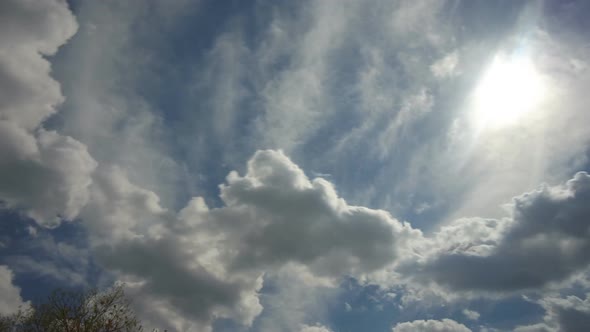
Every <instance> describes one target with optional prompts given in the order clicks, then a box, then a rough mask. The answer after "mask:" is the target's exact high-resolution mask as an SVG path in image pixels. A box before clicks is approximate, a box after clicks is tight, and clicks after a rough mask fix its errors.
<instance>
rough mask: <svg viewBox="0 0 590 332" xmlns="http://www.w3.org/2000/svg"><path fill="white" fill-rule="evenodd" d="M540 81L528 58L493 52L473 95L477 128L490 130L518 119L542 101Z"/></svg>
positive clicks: (542, 88)
mask: <svg viewBox="0 0 590 332" xmlns="http://www.w3.org/2000/svg"><path fill="white" fill-rule="evenodd" d="M543 94H544V84H543V80H542V77H541V75H540V74H539V73H538V71H537V70H536V68H535V66H534V64H533V63H532V61H531V59H530V58H528V57H526V56H522V55H521V56H506V55H502V54H499V55H496V56H495V57H494V60H493V61H492V63H491V65H490V66H489V67H488V69H487V70H486V71H485V73H484V74H483V76H482V78H481V79H480V81H479V83H478V85H477V87H476V89H475V91H474V94H473V100H474V105H473V114H474V117H475V121H476V123H477V124H478V126H479V127H483V128H488V129H494V128H496V129H497V128H503V127H506V126H511V125H514V124H516V123H518V122H519V121H522V120H523V118H524V116H525V115H527V114H528V113H529V112H531V111H533V110H534V109H535V108H536V107H537V106H538V104H539V102H540V101H541V100H542V98H543Z"/></svg>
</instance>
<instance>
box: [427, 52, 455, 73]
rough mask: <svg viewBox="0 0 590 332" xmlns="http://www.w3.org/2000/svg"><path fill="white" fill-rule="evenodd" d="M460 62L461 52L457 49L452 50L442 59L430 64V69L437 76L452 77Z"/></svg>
mask: <svg viewBox="0 0 590 332" xmlns="http://www.w3.org/2000/svg"><path fill="white" fill-rule="evenodd" d="M458 63H459V54H458V52H457V51H454V52H451V53H449V54H447V55H445V56H444V57H442V58H441V59H438V60H436V61H435V62H434V63H433V64H432V65H430V71H432V74H433V75H434V76H435V77H437V78H447V77H452V76H454V75H455V74H456V71H455V69H456V67H457V64H458Z"/></svg>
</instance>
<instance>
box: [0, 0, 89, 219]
mask: <svg viewBox="0 0 590 332" xmlns="http://www.w3.org/2000/svg"><path fill="white" fill-rule="evenodd" d="M0 12H1V14H0V21H1V22H2V23H0V30H1V31H2V32H0V35H1V36H2V43H1V44H0V82H1V83H0V84H1V89H0V91H1V92H0V100H1V102H0V142H1V143H0V154H1V155H2V160H1V161H0V174H1V175H0V201H2V202H3V205H4V206H5V207H8V208H18V209H22V210H24V211H25V213H26V214H27V215H28V216H29V217H31V218H33V219H35V220H36V221H37V222H38V223H40V224H44V225H47V226H54V225H56V224H58V223H59V222H60V220H61V219H73V218H75V217H76V216H77V214H78V213H79V211H80V209H81V207H82V206H84V204H85V203H86V202H87V200H88V190H87V189H88V186H89V185H90V183H91V179H90V175H91V173H92V172H93V170H94V168H95V167H96V162H95V161H94V160H93V159H92V157H91V156H90V155H89V154H88V152H87V151H86V147H85V146H84V145H83V144H81V143H80V142H78V141H76V140H74V139H73V138H71V137H67V136H62V135H60V134H58V133H57V132H54V131H48V130H45V129H43V128H42V123H43V121H44V120H45V119H47V117H49V116H50V115H52V114H53V113H55V111H56V109H55V107H56V106H57V105H59V104H60V103H61V102H62V101H63V99H64V98H63V96H62V95H61V92H60V86H59V84H58V83H57V82H56V81H54V80H53V79H52V78H51V77H50V76H49V73H50V64H49V62H48V61H47V60H46V59H44V58H43V56H44V55H52V54H54V53H55V52H56V51H57V48H58V47H59V46H60V45H62V44H63V43H65V42H66V41H67V40H68V39H69V38H70V37H71V36H72V35H73V34H74V33H75V31H76V28H77V24H76V21H75V19H74V17H73V16H72V14H71V12H70V11H69V9H68V8H67V5H66V3H65V1H42V2H39V1H4V2H3V3H2V5H0Z"/></svg>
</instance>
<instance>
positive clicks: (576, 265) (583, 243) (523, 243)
mask: <svg viewBox="0 0 590 332" xmlns="http://www.w3.org/2000/svg"><path fill="white" fill-rule="evenodd" d="M588 202H590V176H589V175H588V174H587V173H585V172H580V173H578V174H576V175H575V176H574V177H573V178H572V179H571V180H569V181H567V182H566V183H565V184H564V185H559V186H554V187H550V186H542V187H541V188H539V189H538V190H535V191H532V192H529V193H526V194H523V195H521V196H518V197H515V198H514V199H513V202H512V205H511V209H512V210H511V213H512V216H511V217H510V218H506V219H502V220H485V219H479V218H473V219H460V220H457V221H455V222H453V223H451V224H450V225H448V226H445V227H443V228H442V229H441V231H440V232H438V233H437V234H436V235H435V236H434V237H433V238H432V239H431V243H430V244H429V245H431V246H432V247H431V249H433V252H431V253H430V255H429V256H428V258H426V259H425V260H424V261H423V262H422V263H412V264H410V265H411V266H412V267H413V268H410V269H409V270H407V271H406V272H409V273H410V274H412V276H413V277H414V278H416V279H418V280H423V281H426V280H432V281H436V282H437V283H439V284H441V285H444V286H447V287H449V288H451V289H454V290H480V291H490V292H508V291H516V290H523V289H533V288H541V287H543V286H545V285H547V284H548V283H550V282H557V281H562V280H564V279H566V278H568V277H570V276H572V275H573V274H574V273H576V272H578V271H581V270H582V269H585V268H586V267H588V264H589V263H590V257H589V256H588V255H587V252H588V250H589V249H590V237H589V236H588V235H589V233H590V205H589V204H588Z"/></svg>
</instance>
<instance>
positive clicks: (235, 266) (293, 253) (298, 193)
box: [82, 150, 420, 325]
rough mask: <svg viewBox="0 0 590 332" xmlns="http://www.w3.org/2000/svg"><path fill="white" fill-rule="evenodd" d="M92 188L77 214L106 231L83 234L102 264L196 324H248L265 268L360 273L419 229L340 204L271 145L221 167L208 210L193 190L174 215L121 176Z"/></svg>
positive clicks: (388, 259) (388, 258)
mask: <svg viewBox="0 0 590 332" xmlns="http://www.w3.org/2000/svg"><path fill="white" fill-rule="evenodd" d="M99 174H100V172H99ZM96 186H100V187H101V188H103V189H102V190H104V191H105V193H104V194H101V195H100V196H97V197H94V196H93V198H92V200H91V202H90V203H89V204H88V211H86V210H85V212H84V213H83V214H82V215H83V216H85V217H86V219H87V220H89V221H92V223H96V227H97V228H98V229H100V228H101V227H102V228H105V229H109V230H114V231H113V232H112V233H110V237H109V235H108V234H107V233H100V231H99V230H97V231H96V232H93V234H94V236H97V237H98V238H97V239H94V240H93V242H94V243H95V245H96V247H95V251H96V252H97V253H98V256H99V259H100V261H101V262H102V264H103V265H104V266H105V267H107V268H108V269H111V270H115V271H118V272H119V275H120V276H121V278H123V279H126V280H128V281H129V283H130V284H131V285H134V286H133V287H132V288H133V291H132V292H133V293H134V294H136V296H137V297H138V298H140V297H141V298H144V299H145V298H148V299H159V301H161V302H162V306H163V308H166V307H169V308H173V310H172V309H171V310H172V311H176V312H177V314H180V315H182V316H183V317H184V318H185V319H189V320H190V319H192V320H194V321H197V322H203V323H206V322H209V321H211V320H212V319H213V318H214V317H216V318H219V317H227V318H232V319H235V320H236V321H238V322H241V323H242V324H244V325H249V324H251V323H252V321H253V319H254V317H256V316H257V315H258V314H259V313H260V311H261V310H262V307H261V305H260V303H259V300H258V295H257V293H258V291H259V290H260V288H261V286H262V280H263V279H262V276H263V275H264V274H265V273H270V274H272V273H273V271H280V270H281V269H291V271H299V272H297V273H298V274H301V276H305V275H309V276H308V277H307V278H308V279H309V282H311V283H318V282H319V283H320V284H321V283H322V281H321V277H324V276H326V277H332V278H338V277H340V276H341V275H343V274H354V275H362V274H365V273H370V272H372V271H375V270H378V269H381V268H383V267H385V266H387V265H389V264H391V263H393V262H394V261H395V260H396V259H397V258H398V256H400V255H401V252H402V251H403V248H405V247H406V246H405V245H404V243H405V241H410V240H412V239H413V238H416V237H418V236H420V232H419V231H416V230H413V229H412V228H411V227H410V226H408V225H407V224H402V223H400V222H399V221H397V220H395V219H393V218H392V217H391V216H390V215H389V214H388V213H386V212H384V211H379V210H371V209H368V208H363V207H357V206H350V205H348V204H347V203H346V202H345V201H344V200H343V199H342V198H339V197H338V195H337V194H336V191H335V190H334V188H333V186H332V184H330V183H329V182H327V181H325V180H323V179H314V180H310V179H308V178H307V176H306V175H305V174H304V173H303V171H302V170H301V169H300V168H299V167H298V166H297V165H295V164H294V163H293V162H292V161H291V160H290V159H289V158H287V157H286V156H285V155H284V154H283V153H282V152H281V151H274V150H266V151H258V152H257V153H255V155H254V156H253V157H252V158H251V159H250V161H249V162H248V167H247V171H246V173H245V174H244V175H243V176H240V175H239V174H238V173H237V172H231V173H230V174H229V175H228V177H227V183H226V184H224V185H222V186H221V199H222V201H223V203H224V206H222V207H219V208H215V209H209V208H208V207H207V205H206V204H205V203H204V201H203V200H202V199H201V198H195V199H193V200H192V201H191V202H190V203H189V204H188V206H187V207H186V208H184V209H183V210H181V211H180V212H179V213H178V214H176V215H175V214H173V213H171V212H169V211H167V210H165V209H163V208H162V207H160V205H159V203H158V200H157V196H155V194H153V193H151V192H149V191H146V190H142V189H141V188H137V187H135V186H133V185H131V184H130V183H128V182H126V181H125V178H124V177H122V176H119V177H118V178H117V177H114V178H113V177H112V176H111V177H106V178H104V179H98V178H97V181H96ZM111 199H112V200H114V201H113V202H110V200H111ZM97 202H98V203H97ZM138 219H143V223H137V222H135V221H136V220H138ZM128 220H131V221H130V222H129V223H127V222H128ZM90 227H95V226H90ZM121 227H122V230H123V231H121V232H119V231H117V229H119V228H121ZM99 234H102V235H101V236H98V235H99ZM117 234H120V236H119V235H117ZM105 237H108V238H109V240H105ZM293 269H294V270H293ZM317 278H319V279H317ZM309 282H308V284H309ZM140 295H141V296H140ZM140 302H144V300H140ZM146 303H148V302H146ZM140 306H141V305H140ZM169 323H170V322H169ZM178 324H181V325H182V323H178Z"/></svg>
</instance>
